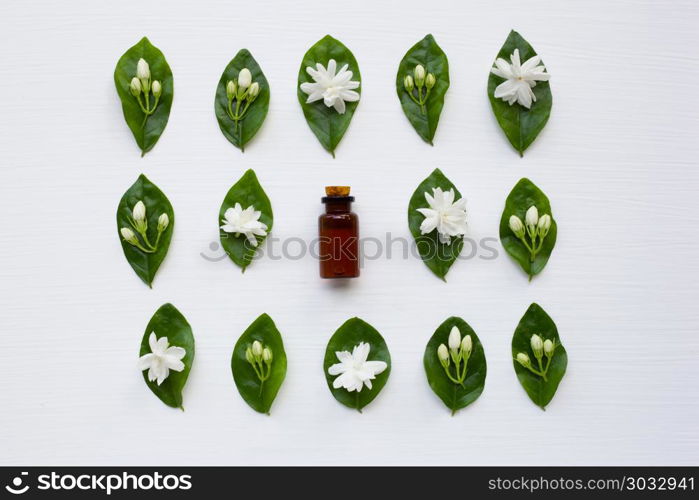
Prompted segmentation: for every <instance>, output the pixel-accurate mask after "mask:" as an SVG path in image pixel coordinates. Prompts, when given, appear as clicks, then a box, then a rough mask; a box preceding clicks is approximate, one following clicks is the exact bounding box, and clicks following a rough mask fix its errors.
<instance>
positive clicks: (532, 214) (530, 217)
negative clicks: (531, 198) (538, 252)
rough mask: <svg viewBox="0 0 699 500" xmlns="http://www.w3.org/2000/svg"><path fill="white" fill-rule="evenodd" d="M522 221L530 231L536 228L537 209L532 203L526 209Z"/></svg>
mask: <svg viewBox="0 0 699 500" xmlns="http://www.w3.org/2000/svg"><path fill="white" fill-rule="evenodd" d="M524 222H525V223H526V224H527V226H528V227H529V228H530V231H533V230H534V229H535V228H536V225H537V224H538V222H539V211H538V210H537V209H536V207H535V206H534V205H532V206H531V207H529V209H528V210H527V213H526V214H525V216H524Z"/></svg>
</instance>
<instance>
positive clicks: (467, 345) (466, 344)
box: [461, 335, 473, 358]
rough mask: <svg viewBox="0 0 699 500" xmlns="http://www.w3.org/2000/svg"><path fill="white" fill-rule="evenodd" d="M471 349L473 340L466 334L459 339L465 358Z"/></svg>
mask: <svg viewBox="0 0 699 500" xmlns="http://www.w3.org/2000/svg"><path fill="white" fill-rule="evenodd" d="M471 349H473V341H472V340H471V336H470V335H466V336H465V337H464V338H463V340H462V341H461V351H462V352H463V353H464V357H465V358H467V357H468V356H469V355H470V354H471Z"/></svg>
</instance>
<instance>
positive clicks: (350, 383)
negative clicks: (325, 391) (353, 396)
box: [328, 342, 388, 392]
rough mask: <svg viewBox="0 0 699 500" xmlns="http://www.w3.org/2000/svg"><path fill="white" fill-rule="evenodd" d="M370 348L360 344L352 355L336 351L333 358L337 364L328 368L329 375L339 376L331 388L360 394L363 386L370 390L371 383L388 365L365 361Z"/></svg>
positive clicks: (364, 343)
mask: <svg viewBox="0 0 699 500" xmlns="http://www.w3.org/2000/svg"><path fill="white" fill-rule="evenodd" d="M370 350H371V346H370V345H369V344H367V343H366V342H360V343H359V345H356V346H354V349H353V350H352V353H350V352H349V351H337V352H335V356H337V359H338V360H340V362H339V363H336V364H334V365H332V366H331V367H330V368H328V373H329V374H330V375H339V377H337V378H336V379H335V380H333V387H334V388H335V389H339V388H340V387H343V388H345V389H347V390H348V391H349V392H352V391H357V392H361V390H362V388H363V387H364V386H367V388H369V389H371V381H372V380H373V379H375V378H376V375H378V374H379V373H381V372H383V371H384V370H385V369H386V368H387V367H388V365H387V364H386V363H385V362H384V361H367V357H368V356H369V351H370Z"/></svg>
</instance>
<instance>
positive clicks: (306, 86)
mask: <svg viewBox="0 0 699 500" xmlns="http://www.w3.org/2000/svg"><path fill="white" fill-rule="evenodd" d="M348 67H349V65H348V64H345V65H344V66H343V67H342V68H341V69H340V71H337V72H336V70H337V63H336V62H335V59H330V61H328V69H325V67H324V66H323V65H322V64H320V63H317V64H316V69H313V68H311V67H310V66H308V67H307V68H306V73H308V74H309V75H311V78H313V80H314V81H315V83H310V82H304V83H302V84H301V90H302V91H303V92H305V93H306V94H308V99H306V102H307V103H310V102H316V101H320V100H321V99H323V103H325V105H326V106H327V107H329V108H330V107H334V108H335V111H337V112H338V113H340V114H344V112H345V101H347V102H355V101H358V100H359V93H357V92H355V91H354V90H353V89H356V88H357V87H359V82H357V81H353V80H352V72H351V71H348V70H347V68H348Z"/></svg>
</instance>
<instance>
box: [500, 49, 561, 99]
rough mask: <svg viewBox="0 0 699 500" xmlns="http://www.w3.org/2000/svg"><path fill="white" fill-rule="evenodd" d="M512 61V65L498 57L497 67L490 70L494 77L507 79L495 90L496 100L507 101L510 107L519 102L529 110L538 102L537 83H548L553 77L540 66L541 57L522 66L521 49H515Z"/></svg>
mask: <svg viewBox="0 0 699 500" xmlns="http://www.w3.org/2000/svg"><path fill="white" fill-rule="evenodd" d="M510 61H512V64H510V63H508V62H507V61H506V60H505V59H503V58H501V57H498V58H497V60H496V61H495V67H494V68H491V69H490V71H491V72H492V73H493V74H494V75H497V76H499V77H500V78H504V79H505V81H504V82H502V83H501V84H500V85H498V86H497V87H496V88H495V98H497V99H502V100H503V101H506V102H507V103H508V104H509V105H510V106H512V105H513V104H514V103H515V102H517V103H519V104H521V105H522V106H524V107H525V108H527V109H529V108H531V105H532V102H536V95H534V91H533V90H532V88H533V87H536V82H546V81H548V79H549V78H551V75H549V74H548V73H545V72H544V71H546V68H545V67H544V66H543V65H539V63H540V62H541V57H539V56H534V57H532V58H531V59H529V60H527V61H526V62H525V63H524V64H520V61H519V49H515V51H514V52H513V53H512V55H511V56H510Z"/></svg>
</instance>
